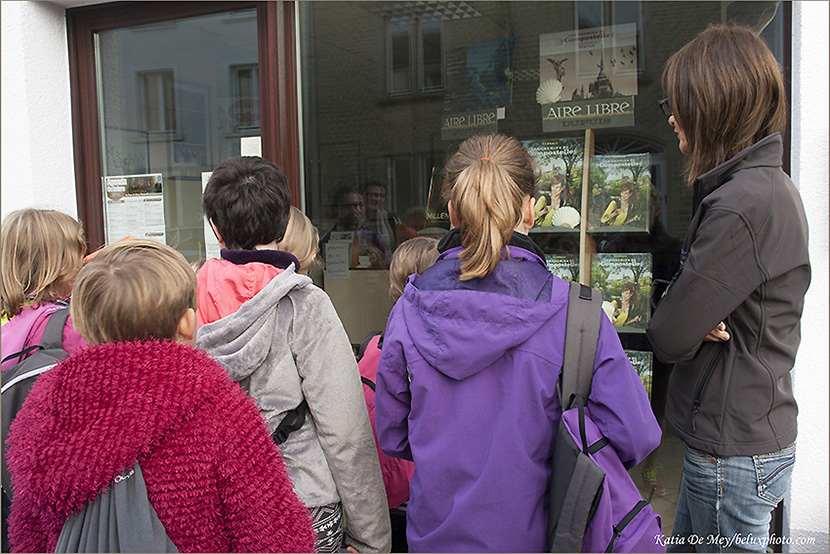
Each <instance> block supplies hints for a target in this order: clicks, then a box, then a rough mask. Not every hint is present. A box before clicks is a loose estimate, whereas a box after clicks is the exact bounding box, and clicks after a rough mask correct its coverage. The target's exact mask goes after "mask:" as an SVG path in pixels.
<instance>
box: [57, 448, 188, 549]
mask: <svg viewBox="0 0 830 554" xmlns="http://www.w3.org/2000/svg"><path fill="white" fill-rule="evenodd" d="M178 551H179V550H178V549H177V548H176V546H175V545H174V544H173V543H172V542H171V541H170V538H169V537H168V536H167V531H166V530H165V529H164V525H163V524H162V523H161V520H160V519H159V518H158V515H157V514H156V510H155V509H154V508H153V505H152V504H150V499H149V498H148V497H147V485H146V484H145V482H144V475H143V474H142V473H141V466H139V465H138V462H136V463H135V465H134V466H133V467H132V468H130V469H128V470H127V471H125V472H123V473H122V474H121V475H119V476H118V477H116V478H115V480H114V482H113V484H112V486H111V487H110V488H109V489H108V490H106V491H104V492H102V493H101V494H99V495H98V496H97V497H96V498H95V500H93V501H92V502H90V503H89V504H87V505H86V506H84V507H83V509H82V510H81V511H80V512H79V513H77V514H74V515H72V516H70V517H69V519H68V520H67V521H66V523H65V524H64V526H63V530H61V534H60V537H58V545H57V547H56V548H55V552H178Z"/></svg>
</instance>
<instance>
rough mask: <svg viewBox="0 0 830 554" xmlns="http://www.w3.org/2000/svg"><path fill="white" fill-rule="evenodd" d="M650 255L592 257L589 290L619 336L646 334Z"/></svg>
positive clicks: (597, 255)
mask: <svg viewBox="0 0 830 554" xmlns="http://www.w3.org/2000/svg"><path fill="white" fill-rule="evenodd" d="M651 281H652V260H651V254H594V255H592V257H591V286H592V287H593V288H595V289H597V290H599V291H600V292H602V300H603V302H602V309H603V311H604V312H605V315H607V316H608V319H610V320H611V323H613V324H614V327H616V328H617V331H618V332H621V333H623V332H628V333H632V332H633V333H645V329H646V324H647V323H648V320H649V317H650V316H651V307H650V301H649V299H650V296H651Z"/></svg>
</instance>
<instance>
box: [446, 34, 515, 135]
mask: <svg viewBox="0 0 830 554" xmlns="http://www.w3.org/2000/svg"><path fill="white" fill-rule="evenodd" d="M515 42H516V40H515V37H513V36H509V37H505V38H500V39H496V40H491V41H488V42H482V43H479V44H472V45H470V46H466V47H463V48H456V49H455V50H453V51H450V52H448V54H447V62H446V64H447V65H446V75H447V92H446V94H445V95H444V111H443V114H442V115H441V140H456V139H465V138H467V137H471V136H473V135H480V134H487V133H495V132H496V131H497V130H498V120H499V119H500V118H503V117H504V107H505V106H508V105H510V104H511V102H512V98H513V48H514V45H515ZM499 108H501V109H499Z"/></svg>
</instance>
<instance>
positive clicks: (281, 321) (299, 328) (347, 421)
mask: <svg viewBox="0 0 830 554" xmlns="http://www.w3.org/2000/svg"><path fill="white" fill-rule="evenodd" d="M196 345H197V346H198V347H200V348H203V349H204V350H206V351H207V352H208V353H210V354H211V355H212V356H213V357H214V358H215V359H216V360H218V361H219V362H220V363H222V364H223V365H224V366H225V368H227V370H228V373H229V374H230V376H231V378H232V379H233V380H234V381H237V382H239V384H240V385H241V386H242V387H243V388H244V389H246V390H247V391H248V394H250V395H251V396H252V397H253V398H254V399H256V401H257V402H258V403H259V405H260V412H261V413H262V415H263V416H264V417H265V419H266V421H267V423H268V430H269V432H271V433H273V432H274V430H275V429H276V427H277V425H278V424H279V422H280V421H281V420H282V418H283V416H284V414H285V412H287V411H288V410H291V409H294V408H296V407H297V405H299V404H300V402H301V401H302V399H303V397H305V399H306V400H307V402H308V406H309V412H310V415H311V417H307V418H306V421H305V424H304V425H303V426H302V427H301V428H300V429H299V430H297V431H294V432H293V433H292V434H291V435H290V436H289V438H288V440H287V441H286V442H284V443H283V444H282V445H281V448H282V452H283V457H284V459H285V463H286V465H287V468H288V472H289V474H290V475H291V478H292V480H293V482H294V488H295V491H296V492H297V495H298V496H299V497H300V500H302V501H303V503H304V504H305V505H306V506H309V507H313V506H322V505H325V504H331V503H335V502H341V503H342V506H343V516H344V520H345V521H344V523H345V533H346V543H347V544H349V545H351V546H354V547H356V548H357V549H358V550H360V551H361V552H367V551H368V552H389V550H390V549H391V534H390V533H391V531H390V524H389V511H388V508H387V502H386V491H385V489H384V486H383V480H382V477H381V472H380V464H379V462H378V456H377V450H376V448H375V442H374V438H373V435H372V428H371V426H370V424H369V416H368V412H367V409H366V403H365V399H364V396H363V387H362V385H361V382H360V373H359V371H358V368H357V362H356V361H355V357H354V354H353V352H352V348H351V345H350V343H349V339H348V337H347V335H346V331H345V330H344V329H343V324H342V323H341V322H340V319H339V318H338V317H337V313H336V312H335V310H334V306H333V305H332V304H331V300H330V299H329V297H328V296H327V295H326V293H325V292H323V291H322V290H321V289H320V288H318V287H316V286H314V284H313V283H312V281H311V279H309V278H308V277H306V276H304V275H298V274H297V273H295V272H294V266H293V265H292V266H290V267H289V268H288V269H286V270H285V271H284V272H282V273H281V274H279V275H277V276H276V277H275V278H273V279H272V280H271V281H270V282H269V283H268V284H267V285H266V286H265V287H264V288H263V289H262V290H261V291H260V292H259V293H257V294H256V296H254V297H253V298H252V299H251V300H249V301H247V302H245V303H244V304H242V306H241V307H240V308H239V309H238V310H237V311H236V312H234V313H232V314H230V315H228V316H226V317H223V318H221V319H219V320H218V321H214V322H213V323H209V324H206V325H204V326H202V327H201V328H200V329H199V331H198V334H197V339H196Z"/></svg>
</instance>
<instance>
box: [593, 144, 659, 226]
mask: <svg viewBox="0 0 830 554" xmlns="http://www.w3.org/2000/svg"><path fill="white" fill-rule="evenodd" d="M589 181H590V183H591V191H590V194H589V201H588V202H589V210H588V230H589V231H593V232H641V233H642V232H648V229H649V221H648V220H649V213H650V212H649V204H650V202H651V156H650V155H649V154H622V155H617V156H591V159H590V168H589Z"/></svg>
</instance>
